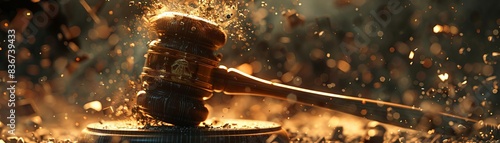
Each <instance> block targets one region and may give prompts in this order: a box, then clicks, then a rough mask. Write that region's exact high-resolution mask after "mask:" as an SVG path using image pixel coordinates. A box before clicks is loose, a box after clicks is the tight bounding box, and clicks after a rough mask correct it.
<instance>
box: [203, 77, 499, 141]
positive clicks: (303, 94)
mask: <svg viewBox="0 0 500 143" xmlns="http://www.w3.org/2000/svg"><path fill="white" fill-rule="evenodd" d="M212 84H213V88H214V91H216V92H223V93H225V94H228V95H255V96H265V97H274V98H278V99H283V100H295V101H296V102H299V103H303V104H306V105H311V106H318V107H323V108H327V109H331V110H335V111H340V112H344V113H348V114H352V115H356V116H359V117H364V118H367V119H370V120H375V121H378V122H382V123H387V124H391V125H395V126H399V127H403V128H410V129H416V130H421V131H425V132H427V131H429V130H432V129H434V131H435V133H439V134H443V135H454V136H457V135H458V136H469V135H471V134H472V133H473V132H477V130H474V129H473V125H474V124H476V123H477V122H478V121H475V120H472V119H468V118H464V117H460V116H456V115H452V114H448V113H440V112H433V111H425V110H423V109H420V108H415V107H411V106H406V105H401V104H395V103H390V102H384V101H379V100H373V99H365V98H359V97H352V96H346V95H339V94H333V93H327V92H320V91H315V90H309V89H304V88H299V87H294V86H289V85H284V84H280V83H274V82H271V81H267V80H264V79H260V78H257V77H253V76H251V75H248V74H245V73H243V72H241V71H239V70H236V69H233V68H230V69H226V68H224V67H221V68H218V69H214V70H213V71H212ZM389 114H391V115H390V116H392V119H390V118H388V115H389ZM397 116H399V118H397ZM396 118H397V119H396ZM450 123H453V124H452V125H450ZM488 127H489V128H486V127H485V128H484V129H485V130H489V129H490V128H492V129H494V130H495V131H496V133H495V134H496V135H497V136H496V137H495V138H498V134H499V133H498V128H496V127H493V126H488ZM488 132H489V131H488Z"/></svg>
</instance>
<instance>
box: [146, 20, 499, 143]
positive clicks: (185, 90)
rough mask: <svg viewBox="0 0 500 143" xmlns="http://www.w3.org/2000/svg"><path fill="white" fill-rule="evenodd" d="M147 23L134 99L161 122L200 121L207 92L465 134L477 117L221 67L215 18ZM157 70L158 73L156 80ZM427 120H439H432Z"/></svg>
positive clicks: (222, 36)
mask: <svg viewBox="0 0 500 143" xmlns="http://www.w3.org/2000/svg"><path fill="white" fill-rule="evenodd" d="M151 26H152V27H151V28H152V29H153V30H155V31H152V32H155V33H156V36H157V39H153V41H152V42H151V43H150V45H149V50H148V52H147V54H146V62H145V64H144V68H143V73H142V74H141V79H142V81H143V85H144V87H143V91H141V92H139V93H138V97H137V98H138V99H137V104H138V105H139V110H141V111H143V112H144V113H146V114H148V115H149V116H151V117H153V118H155V119H157V120H161V121H164V122H167V123H172V124H174V125H178V126H194V125H198V124H199V123H200V122H202V121H204V120H205V119H206V118H207V115H208V110H207V108H206V107H205V106H204V104H205V102H204V100H206V99H208V98H210V97H211V96H212V93H213V92H223V93H225V94H229V95H256V96H267V97H274V98H278V99H284V100H287V96H289V95H295V97H296V101H297V102H299V103H303V104H306V105H312V106H318V107H323V108H328V109H332V110H337V111H341V112H345V113H349V114H353V115H356V116H361V117H364V118H367V119H371V120H376V121H379V122H382V123H388V124H391V125H396V126H400V127H404V128H412V129H417V130H423V131H427V130H430V129H433V128H435V129H436V132H437V133H441V134H453V135H469V134H470V133H471V132H473V131H475V129H473V128H472V127H473V125H475V124H476V123H477V122H478V121H477V120H472V119H468V118H465V117H461V116H456V115H452V114H449V113H442V112H437V111H432V109H421V108H418V107H417V108H416V107H411V106H406V105H401V104H397V103H391V102H385V101H379V100H373V99H366V98H360V97H353V96H346V95H340V94H334V93H327V92H321V91H316V90H309V89H304V88H299V87H294V86H289V85H285V84H280V83H275V82H271V81H268V80H264V79H261V78H257V77H253V76H251V75H247V74H245V73H243V72H241V71H238V70H236V69H233V68H226V67H224V66H221V65H219V64H218V61H220V59H219V58H218V57H217V56H215V55H214V51H215V50H217V49H218V48H220V47H222V46H223V45H224V44H225V42H226V34H225V33H224V31H223V30H222V29H221V28H220V27H219V26H218V25H217V24H215V23H213V22H211V21H208V20H205V19H202V18H199V17H195V16H191V15H186V14H182V13H175V12H166V13H163V14H160V15H158V16H156V17H155V18H153V19H152V21H151ZM158 76H161V77H162V78H160V80H158ZM169 76H171V77H169ZM151 85H155V86H151ZM246 89H250V90H246ZM394 112H398V113H400V114H399V115H400V117H399V118H398V119H392V120H389V119H387V115H388V114H390V113H394ZM429 120H439V121H440V122H434V124H433V122H429ZM435 123H439V124H435ZM449 123H453V125H449ZM481 125H483V124H481ZM483 126H484V129H485V130H490V129H491V130H493V129H494V130H495V131H497V132H498V129H497V127H493V126H487V125H483Z"/></svg>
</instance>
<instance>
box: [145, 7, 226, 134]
mask: <svg viewBox="0 0 500 143" xmlns="http://www.w3.org/2000/svg"><path fill="white" fill-rule="evenodd" d="M151 30H153V31H152V32H153V33H154V34H153V35H154V37H156V39H155V40H153V41H151V43H150V44H149V50H148V52H147V54H146V62H145V64H144V67H143V72H142V74H141V79H142V82H143V90H142V91H141V92H139V93H138V97H137V104H138V105H139V109H140V110H141V111H142V112H143V113H145V114H147V115H149V116H151V117H153V118H155V119H157V120H161V121H164V122H167V123H171V124H174V125H178V126H194V125H198V124H199V123H200V122H202V121H204V120H205V119H206V118H207V115H208V110H207V108H206V107H205V106H204V100H203V99H204V98H209V97H210V96H212V91H213V88H212V83H211V73H212V69H213V68H215V67H216V66H218V61H219V59H218V58H217V57H216V56H215V55H214V51H215V50H217V49H218V48H220V47H221V46H223V45H224V44H225V43H226V34H225V33H224V31H223V30H222V29H221V28H220V27H219V26H218V25H217V24H215V23H213V22H211V21H208V20H206V19H203V18H199V17H195V16H191V15H187V14H182V13H175V12H165V13H162V14H160V15H158V16H156V17H154V18H153V19H152V20H151Z"/></svg>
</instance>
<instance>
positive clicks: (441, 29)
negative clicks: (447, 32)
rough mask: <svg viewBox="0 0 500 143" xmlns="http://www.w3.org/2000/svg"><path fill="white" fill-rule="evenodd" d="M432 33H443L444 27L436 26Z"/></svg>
mask: <svg viewBox="0 0 500 143" xmlns="http://www.w3.org/2000/svg"><path fill="white" fill-rule="evenodd" d="M432 31H434V33H439V32H442V31H443V26H441V25H436V26H434V28H433V29H432Z"/></svg>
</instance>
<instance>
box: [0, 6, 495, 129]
mask: <svg viewBox="0 0 500 143" xmlns="http://www.w3.org/2000/svg"><path fill="white" fill-rule="evenodd" d="M169 2H170V3H169ZM169 2H165V5H176V4H179V3H180V2H179V1H169ZM393 2H394V1H385V0H384V1H365V0H351V1H347V0H331V1H319V0H309V1H277V0H276V1H251V2H246V1H241V2H239V3H236V2H235V4H234V5H235V6H237V7H238V11H237V13H236V16H233V17H231V20H233V22H232V24H230V25H229V26H228V27H226V29H227V33H228V35H229V36H230V40H229V41H228V43H227V44H226V46H224V47H223V48H221V49H220V50H219V51H218V52H220V53H222V54H223V59H222V61H221V62H220V63H221V64H223V65H226V66H228V67H239V66H240V68H241V69H251V70H249V71H250V72H251V73H252V74H253V75H255V76H257V77H262V78H264V79H270V80H271V79H274V80H276V81H281V82H283V83H286V84H289V85H294V86H299V87H304V88H309V89H316V90H321V91H326V92H332V93H339V94H345V95H352V96H359V97H365V98H372V99H379V100H384V101H390V102H395V103H401V104H406V105H414V106H417V107H420V106H428V105H432V107H437V110H442V111H443V112H449V113H453V114H456V115H461V116H465V117H470V118H474V119H483V120H484V121H486V122H487V123H491V124H499V123H500V119H499V115H498V114H500V110H498V107H499V103H500V97H499V93H498V84H499V83H498V82H499V80H498V77H497V76H498V75H499V74H500V66H498V61H499V60H498V59H499V56H498V53H499V52H500V47H499V45H500V43H499V42H500V41H499V40H500V39H499V37H500V35H499V30H500V15H499V14H500V9H499V7H500V2H499V1H496V0H489V1H481V2H476V1H466V2H464V1H454V0H423V1H417V0H415V1H407V0H404V1H399V2H400V3H399V4H397V5H392V3H393ZM0 3H1V4H0V8H1V9H0V29H1V30H0V32H1V33H2V34H0V42H1V45H0V47H1V50H0V55H1V56H0V81H2V83H1V84H2V90H0V91H2V97H1V98H0V101H1V102H0V113H1V114H0V121H2V122H3V125H2V124H0V129H3V132H2V135H5V134H4V133H5V130H6V129H7V128H6V127H5V122H6V121H5V115H7V111H8V107H7V106H6V104H5V103H7V101H6V100H7V99H8V98H7V91H6V90H5V88H3V87H6V84H5V81H7V80H8V79H7V72H6V71H5V70H6V68H7V62H6V61H7V60H6V54H7V52H6V51H7V50H6V49H7V48H6V47H7V46H6V45H7V42H6V41H4V40H6V39H7V37H6V31H7V29H15V30H16V33H17V35H16V37H17V38H16V53H17V54H16V80H17V81H18V84H17V85H16V87H17V89H16V90H17V92H16V94H17V97H18V104H19V105H23V106H21V107H24V108H29V109H33V110H34V111H33V112H31V111H30V110H27V109H21V110H18V111H19V115H18V116H19V118H18V129H19V131H23V129H26V130H28V131H35V132H40V131H39V130H40V128H39V127H43V128H45V129H46V130H47V129H48V130H51V129H52V130H55V129H59V128H61V127H62V126H70V127H69V128H66V129H68V130H74V132H70V133H63V132H61V133H54V134H58V135H66V136H77V134H78V131H79V130H80V129H81V128H82V126H84V125H85V124H86V123H88V122H93V121H98V120H113V119H122V118H129V116H130V114H131V113H130V111H129V109H130V108H131V104H133V102H132V101H133V99H134V95H135V92H136V91H137V90H138V89H136V88H135V87H138V85H140V82H139V79H138V75H139V74H140V72H141V71H142V66H143V63H144V58H143V56H144V54H145V52H146V49H147V46H146V44H147V42H148V41H149V40H150V39H148V36H147V27H145V26H146V25H144V24H143V23H141V20H142V18H143V16H144V15H145V13H147V11H150V10H151V9H153V10H154V9H155V8H150V7H151V5H153V3H154V2H151V1H105V0H80V1H70V0H61V1H57V0H40V1H37V0H33V1H26V0H20V1H18V0H2V1H1V2H0ZM392 6H396V7H397V8H398V9H399V10H398V11H397V12H390V10H391V7H392ZM86 7H87V9H86ZM289 10H294V11H289ZM240 13H241V14H240ZM223 14H225V13H223ZM296 14H297V15H296ZM436 25H439V26H442V27H443V29H441V30H439V29H437V30H438V31H436V32H434V28H435V27H436ZM240 28H241V29H240ZM238 29H239V30H238ZM231 34H233V35H231ZM410 53H412V54H413V55H414V56H413V57H412V58H409V55H410ZM242 65H243V66H242ZM244 67H246V68H244ZM445 73H446V74H447V75H449V77H448V78H447V79H446V80H441V79H440V78H439V76H438V75H444V74H445ZM4 85H5V86H4ZM95 100H97V101H100V103H101V104H102V107H103V108H107V107H112V108H114V109H115V110H114V112H113V113H111V114H108V113H105V114H102V113H101V112H106V111H107V110H103V111H100V110H99V111H97V110H85V109H83V106H84V104H85V103H88V102H90V101H95ZM208 104H209V105H210V106H211V109H212V111H211V117H218V118H245V119H259V120H270V121H275V122H280V123H283V124H284V125H285V127H289V128H291V129H292V130H298V131H304V132H307V131H310V132H311V134H318V135H322V134H323V133H319V132H313V129H325V128H330V127H335V126H337V124H343V123H342V120H343V119H342V118H343V115H340V114H339V113H336V112H332V111H327V110H323V109H317V108H314V107H309V106H302V105H298V104H293V103H288V102H286V101H278V100H273V99H267V98H263V97H233V96H226V95H221V94H216V95H215V96H214V97H213V98H212V99H210V100H208ZM434 105H437V106H434ZM108 109H109V108H108ZM24 110H26V111H24ZM118 112H121V113H120V114H118ZM401 114H404V113H401ZM307 117H309V120H311V121H316V122H320V123H314V124H313V123H311V122H309V123H307V122H305V121H303V120H304V119H306V120H307V119H308V118H307ZM333 118H335V121H332V119H333ZM346 118H347V117H346ZM351 118H352V117H349V118H348V119H351ZM355 119H356V118H355ZM38 120H40V121H38ZM337 120H339V122H340V123H339V122H337ZM356 120H361V119H356ZM316 124H320V125H321V124H328V127H326V126H321V127H318V126H317V125H316ZM293 126H295V127H293ZM328 131H331V130H328ZM52 132H57V131H52ZM2 137H3V136H2Z"/></svg>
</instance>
